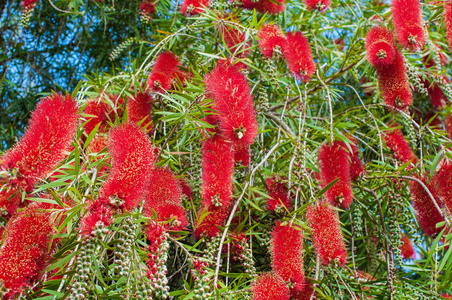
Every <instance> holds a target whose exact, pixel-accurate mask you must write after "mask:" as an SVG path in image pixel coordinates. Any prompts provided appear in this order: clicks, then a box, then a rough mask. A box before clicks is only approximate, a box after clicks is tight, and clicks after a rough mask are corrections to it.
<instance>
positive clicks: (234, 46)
mask: <svg viewBox="0 0 452 300" xmlns="http://www.w3.org/2000/svg"><path fill="white" fill-rule="evenodd" d="M232 21H233V22H236V23H238V21H237V20H235V19H232ZM219 31H220V32H221V34H222V36H223V39H224V42H225V44H226V47H227V48H228V49H229V52H231V53H232V54H233V55H234V56H236V57H239V58H244V57H246V56H247V55H248V53H249V52H250V42H247V43H245V38H246V35H245V33H244V32H241V31H240V30H238V29H237V28H235V27H233V26H232V25H229V24H226V25H220V28H219ZM243 43H245V44H243Z"/></svg>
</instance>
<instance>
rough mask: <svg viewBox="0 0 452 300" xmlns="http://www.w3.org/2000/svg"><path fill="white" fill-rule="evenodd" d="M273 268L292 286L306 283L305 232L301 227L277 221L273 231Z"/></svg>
mask: <svg viewBox="0 0 452 300" xmlns="http://www.w3.org/2000/svg"><path fill="white" fill-rule="evenodd" d="M271 252H272V268H273V271H275V272H276V273H277V274H278V275H279V276H281V278H282V279H284V281H286V282H290V283H291V284H302V283H303V282H304V270H303V231H302V229H301V228H300V227H298V226H295V225H290V224H282V223H281V221H277V222H276V224H275V226H274V227H273V229H272V240H271Z"/></svg>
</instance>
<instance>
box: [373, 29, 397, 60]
mask: <svg viewBox="0 0 452 300" xmlns="http://www.w3.org/2000/svg"><path fill="white" fill-rule="evenodd" d="M395 47H396V46H395V43H394V36H393V35H392V33H391V32H390V31H389V30H388V29H386V28H385V27H383V26H377V27H374V28H372V29H371V30H370V31H369V33H367V36H366V54H367V60H368V61H369V63H370V64H371V65H372V66H374V67H375V68H380V67H384V66H389V65H391V63H392V62H393V60H394V56H395V53H396V48H395Z"/></svg>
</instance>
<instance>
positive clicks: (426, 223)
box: [410, 177, 444, 236]
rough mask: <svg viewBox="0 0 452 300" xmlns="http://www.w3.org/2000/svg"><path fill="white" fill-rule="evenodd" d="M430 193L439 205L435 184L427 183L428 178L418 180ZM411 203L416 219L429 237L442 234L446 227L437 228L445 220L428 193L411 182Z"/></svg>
mask: <svg viewBox="0 0 452 300" xmlns="http://www.w3.org/2000/svg"><path fill="white" fill-rule="evenodd" d="M418 179H419V180H420V181H421V182H422V183H423V184H424V185H425V186H426V187H427V188H428V190H429V191H430V193H431V194H432V196H433V198H434V199H435V201H436V203H437V204H438V205H439V202H438V200H439V197H438V193H437V190H436V188H435V187H434V184H433V182H427V180H428V179H427V178H426V177H421V178H418ZM410 192H411V201H412V202H413V207H414V209H415V210H416V219H417V221H418V223H419V225H420V226H421V228H422V229H423V231H424V232H425V234H427V235H429V236H434V235H436V234H438V233H439V232H441V230H442V229H443V227H444V226H441V227H439V228H436V224H437V223H439V222H443V221H444V218H443V217H442V216H441V213H440V212H439V211H438V209H437V208H436V206H435V204H434V203H433V201H432V199H431V198H430V196H429V194H428V193H427V191H426V190H425V189H424V188H423V187H422V186H421V185H420V184H419V183H418V182H417V181H414V180H413V181H410Z"/></svg>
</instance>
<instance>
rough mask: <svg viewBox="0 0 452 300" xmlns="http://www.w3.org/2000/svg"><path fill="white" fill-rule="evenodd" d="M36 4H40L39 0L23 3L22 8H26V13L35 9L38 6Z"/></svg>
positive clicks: (28, 0)
mask: <svg viewBox="0 0 452 300" xmlns="http://www.w3.org/2000/svg"><path fill="white" fill-rule="evenodd" d="M36 2H38V0H24V1H22V7H23V8H24V11H26V10H31V9H33V8H34V7H35V6H36Z"/></svg>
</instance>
